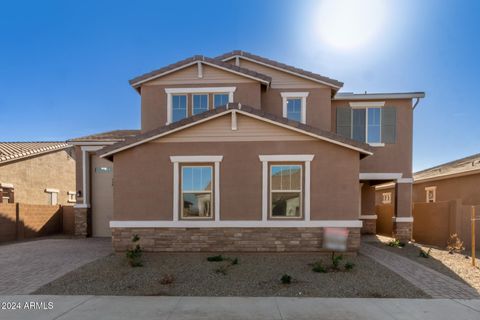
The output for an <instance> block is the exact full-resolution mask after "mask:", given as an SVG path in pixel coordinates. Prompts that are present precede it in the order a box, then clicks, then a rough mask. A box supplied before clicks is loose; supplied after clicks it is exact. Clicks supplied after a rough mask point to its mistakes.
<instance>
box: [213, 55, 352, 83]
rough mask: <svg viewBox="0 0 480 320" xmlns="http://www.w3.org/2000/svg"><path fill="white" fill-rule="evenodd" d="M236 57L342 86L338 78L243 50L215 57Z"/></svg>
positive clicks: (229, 58)
mask: <svg viewBox="0 0 480 320" xmlns="http://www.w3.org/2000/svg"><path fill="white" fill-rule="evenodd" d="M236 57H241V58H243V59H245V60H250V61H253V62H256V63H259V64H263V65H267V66H269V67H272V68H274V69H279V70H282V71H285V72H287V73H291V74H294V75H296V76H299V77H302V78H306V79H309V80H313V81H316V82H320V83H323V84H326V85H328V86H330V87H333V88H335V89H337V90H338V89H340V88H341V87H343V82H340V81H338V80H335V79H332V78H328V77H325V76H322V75H320V74H317V73H313V72H310V71H307V70H303V69H300V68H296V67H293V66H290V65H288V64H285V63H281V62H278V61H275V60H270V59H267V58H264V57H261V56H257V55H255V54H252V53H249V52H245V51H241V50H234V51H232V52H228V53H225V54H222V55H221V56H218V57H216V58H215V59H218V60H221V61H228V60H232V59H234V58H236Z"/></svg>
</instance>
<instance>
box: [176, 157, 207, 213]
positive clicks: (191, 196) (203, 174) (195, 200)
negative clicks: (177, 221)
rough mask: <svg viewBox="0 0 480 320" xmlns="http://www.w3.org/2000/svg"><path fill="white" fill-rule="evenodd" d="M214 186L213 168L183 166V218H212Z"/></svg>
mask: <svg viewBox="0 0 480 320" xmlns="http://www.w3.org/2000/svg"><path fill="white" fill-rule="evenodd" d="M212 184H213V167H212V166H203V165H202V166H188V165H185V166H182V178H181V217H182V218H206V219H209V218H212V212H213V210H212V203H213V193H212V190H213V185H212Z"/></svg>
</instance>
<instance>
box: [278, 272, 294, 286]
mask: <svg viewBox="0 0 480 320" xmlns="http://www.w3.org/2000/svg"><path fill="white" fill-rule="evenodd" d="M280 281H282V283H283V284H290V283H292V276H290V275H288V274H284V275H283V276H282V277H281V278H280Z"/></svg>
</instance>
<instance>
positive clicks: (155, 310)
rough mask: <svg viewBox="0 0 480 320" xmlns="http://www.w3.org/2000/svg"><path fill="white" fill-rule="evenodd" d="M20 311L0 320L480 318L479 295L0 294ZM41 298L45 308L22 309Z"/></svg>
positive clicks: (0, 313)
mask: <svg viewBox="0 0 480 320" xmlns="http://www.w3.org/2000/svg"><path fill="white" fill-rule="evenodd" d="M0 301H2V302H19V303H20V305H22V310H0V319H1V320H4V319H5V320H7V319H8V320H17V319H22V320H28V319H32V320H33V319H35V320H53V319H55V320H73V319H82V320H90V319H91V320H97V319H112V320H113V319H115V320H122V319H128V320H131V319H166V320H170V319H185V320H187V319H196V320H198V319H261V320H267V319H292V320H293V319H295V320H302V319H369V320H375V319H379V320H389V319H408V320H415V319H418V320H430V319H432V320H433V319H435V320H441V319H448V320H451V319H455V320H464V319H472V320H473V319H475V320H478V319H480V300H428V299H424V300H408V299H329V298H325V299H323V298H263V297H257V298H243V297H222V298H210V297H106V296H0ZM25 302H28V303H30V302H43V303H45V305H47V306H48V303H49V302H52V303H53V308H52V309H51V310H26V309H23V305H24V303H25Z"/></svg>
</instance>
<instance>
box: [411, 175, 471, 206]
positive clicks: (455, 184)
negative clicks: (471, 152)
mask: <svg viewBox="0 0 480 320" xmlns="http://www.w3.org/2000/svg"><path fill="white" fill-rule="evenodd" d="M479 186H480V174H472V175H468V176H463V177H455V178H450V179H442V180H436V181H429V182H422V183H415V184H414V186H413V202H425V201H426V192H425V188H426V187H437V189H436V201H448V200H456V199H461V200H462V203H463V204H465V205H478V204H480V188H479Z"/></svg>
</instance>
